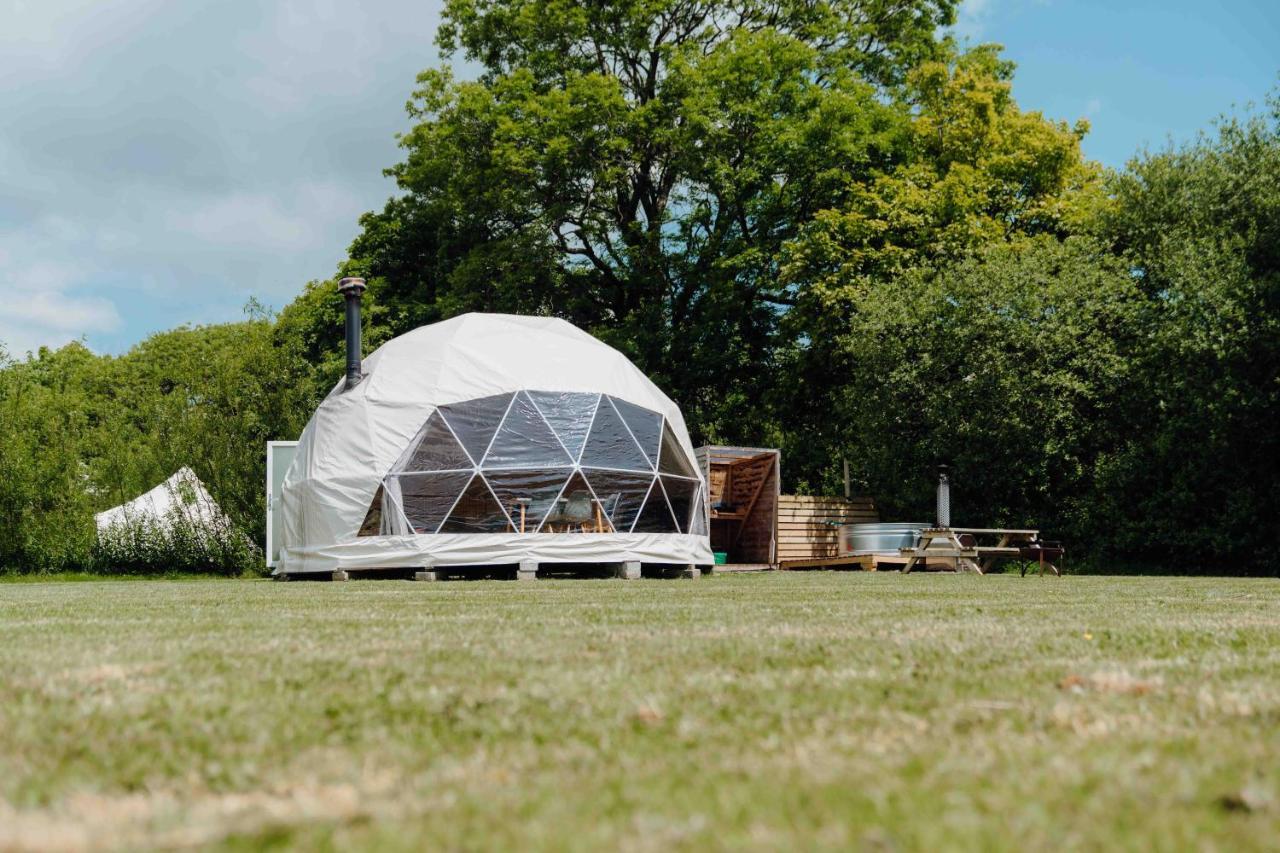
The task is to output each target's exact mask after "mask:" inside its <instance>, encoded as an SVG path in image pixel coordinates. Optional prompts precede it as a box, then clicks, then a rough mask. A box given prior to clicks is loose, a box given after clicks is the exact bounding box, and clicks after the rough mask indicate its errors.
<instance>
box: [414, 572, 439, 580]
mask: <svg viewBox="0 0 1280 853" xmlns="http://www.w3.org/2000/svg"><path fill="white" fill-rule="evenodd" d="M413 579H414V580H416V581H442V580H444V572H435V571H428V572H414V573H413Z"/></svg>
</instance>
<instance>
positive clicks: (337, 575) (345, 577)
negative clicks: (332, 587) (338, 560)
mask: <svg viewBox="0 0 1280 853" xmlns="http://www.w3.org/2000/svg"><path fill="white" fill-rule="evenodd" d="M329 579H330V580H335V581H349V580H351V575H349V574H347V573H346V572H344V571H342V570H338V571H336V572H334V573H333V574H332V575H331V576H330V577H329Z"/></svg>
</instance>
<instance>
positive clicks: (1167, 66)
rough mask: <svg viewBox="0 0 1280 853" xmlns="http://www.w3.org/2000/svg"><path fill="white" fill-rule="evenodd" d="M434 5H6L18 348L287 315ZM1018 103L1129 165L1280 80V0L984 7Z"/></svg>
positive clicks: (362, 181)
mask: <svg viewBox="0 0 1280 853" xmlns="http://www.w3.org/2000/svg"><path fill="white" fill-rule="evenodd" d="M439 5H440V4H439V2H438V0H416V1H415V0H364V2H361V3H354V2H349V0H223V2H220V3H213V2H198V0H184V2H181V3H178V2H173V1H172V0H39V1H38V2H31V0H4V16H3V25H0V79H3V81H4V85H3V86H0V116H3V121H0V300H3V301H2V303H0V304H3V306H4V307H3V309H0V342H3V343H4V345H5V346H6V348H7V349H8V350H9V351H10V352H12V353H22V352H25V351H27V350H30V349H33V348H35V347H38V346H40V345H58V344H61V343H64V342H66V341H68V340H73V339H77V338H83V339H84V340H86V341H87V342H88V344H89V345H90V346H91V347H92V348H93V349H95V350H97V351H100V352H122V351H124V350H125V349H128V348H129V347H130V346H132V345H133V344H135V343H137V342H138V341H139V340H141V339H142V338H143V337H145V336H146V335H147V334H150V333H151V332H154V331H158V330H160V329H165V328H170V327H172V326H175V325H178V324H180V323H211V322H221V321H226V320H234V319H238V318H239V317H241V316H242V307H243V306H244V304H245V302H246V301H247V300H248V299H249V297H251V296H253V297H257V298H258V299H260V300H262V301H263V302H265V303H267V304H268V305H273V306H276V307H280V306H282V305H284V304H285V303H287V302H288V301H289V300H290V299H291V298H292V297H293V295H294V294H296V293H297V292H298V291H299V290H300V289H301V287H302V285H303V284H304V283H305V282H306V281H308V280H310V279H314V278H324V277H327V276H329V275H330V274H331V273H332V272H333V270H334V267H335V265H336V264H337V263H338V262H339V261H340V260H341V258H342V257H343V254H344V253H345V250H346V248H347V246H348V245H349V244H350V241H351V239H352V237H354V236H355V233H356V229H357V223H356V219H357V217H358V216H359V214H360V213H361V212H363V211H365V210H368V209H371V208H376V207H379V206H380V205H381V204H382V202H383V201H384V200H385V199H386V197H387V196H388V195H389V194H390V193H391V192H392V191H393V187H392V185H391V184H390V182H388V181H387V180H386V179H385V178H383V177H382V172H381V170H382V169H383V168H384V167H386V166H389V165H391V164H392V163H394V162H395V161H396V160H397V159H398V156H399V155H398V150H397V148H396V143H395V139H394V135H395V133H396V132H398V131H400V130H403V129H404V128H405V118H404V111H403V108H404V103H405V101H406V99H407V97H408V95H409V91H410V89H411V87H412V85H413V78H414V75H415V74H416V73H417V72H418V71H419V70H421V69H422V68H424V67H427V66H428V65H432V64H435V63H436V62H437V61H438V57H437V54H436V50H435V48H434V44H433V36H434V33H435V29H436V26H437V24H438V22H439ZM956 30H957V34H958V35H960V36H961V37H964V38H968V39H970V40H971V41H974V42H984V41H996V42H1000V43H1002V44H1004V45H1005V46H1006V52H1007V55H1008V56H1010V57H1011V58H1013V59H1014V60H1016V61H1017V62H1018V66H1019V70H1018V74H1017V77H1016V80H1015V85H1014V93H1015V96H1016V97H1017V99H1018V101H1019V102H1020V103H1021V104H1022V106H1023V107H1024V108H1027V109H1038V110H1041V111H1042V112H1044V113H1045V114H1046V115H1048V116H1051V117H1054V118H1062V119H1066V120H1068V121H1073V120H1075V119H1076V118H1080V117H1082V116H1083V117H1087V118H1088V119H1089V120H1090V121H1091V122H1092V124H1093V132H1092V134H1091V135H1090V136H1089V137H1088V138H1087V139H1086V141H1085V150H1086V153H1088V154H1089V155H1090V156H1092V157H1095V158H1097V159H1100V160H1101V161H1103V162H1104V163H1106V164H1107V165H1110V166H1121V165H1123V163H1124V161H1125V160H1126V159H1127V158H1128V157H1129V156H1131V155H1132V154H1133V152H1135V151H1136V150H1137V149H1138V148H1139V147H1141V146H1143V145H1149V146H1152V147H1161V146H1163V145H1164V144H1165V141H1166V139H1167V138H1170V137H1171V138H1173V139H1175V140H1186V139H1189V138H1192V137H1193V136H1194V134H1195V132H1196V131H1197V130H1198V129H1201V128H1204V127H1206V126H1207V125H1208V123H1209V122H1210V120H1211V119H1212V118H1213V117H1214V116H1216V115H1218V114H1219V113H1221V112H1223V111H1224V110H1227V109H1229V108H1230V107H1231V105H1232V104H1242V103H1245V102H1248V101H1256V102H1261V101H1262V99H1263V98H1264V97H1265V96H1266V93H1267V92H1268V91H1269V90H1271V89H1272V88H1273V87H1274V86H1275V85H1276V83H1277V72H1280V48H1278V47H1277V46H1278V45H1280V2H1276V0H1272V2H1253V3H1250V2H1239V0H1237V1H1236V2H1222V3H1216V4H1210V3H1204V2H1181V1H1179V2H1162V3H1155V2H1112V3H1101V2H1092V0H1085V1H1084V2H1082V1H1081V0H1075V1H1074V2H1068V0H967V2H966V3H965V5H964V7H963V10H962V13H961V18H960V22H959V24H958V25H957V28H956Z"/></svg>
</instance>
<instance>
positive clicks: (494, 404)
mask: <svg viewBox="0 0 1280 853" xmlns="http://www.w3.org/2000/svg"><path fill="white" fill-rule="evenodd" d="M511 397H512V395H511V394H495V395H494V396H492V397H479V398H477V399H475V400H467V401H466V402H463V403H451V404H450V405H448V406H441V407H440V409H439V411H440V413H441V414H443V415H444V419H445V420H446V421H448V422H449V426H451V427H453V431H454V433H455V434H456V435H457V436H458V440H459V441H461V442H462V446H463V447H465V448H466V449H467V453H469V454H471V458H472V459H474V460H475V461H476V462H479V461H480V460H481V459H482V458H484V452H485V451H486V450H487V449H488V448H489V442H490V441H492V440H493V434H494V433H495V432H497V431H498V426H499V424H501V423H502V416H503V414H505V413H506V411H507V407H508V406H510V405H511Z"/></svg>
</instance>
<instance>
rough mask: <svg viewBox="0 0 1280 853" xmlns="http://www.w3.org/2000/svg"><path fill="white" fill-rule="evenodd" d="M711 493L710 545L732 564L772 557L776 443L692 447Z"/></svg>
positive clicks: (763, 562) (778, 465) (776, 490)
mask: <svg viewBox="0 0 1280 853" xmlns="http://www.w3.org/2000/svg"><path fill="white" fill-rule="evenodd" d="M693 454H694V457H695V458H696V459H697V461H698V466H699V467H700V468H701V469H702V475H703V476H704V477H706V478H707V488H708V490H709V491H710V498H711V549H712V550H713V551H724V552H725V553H726V554H728V562H729V563H731V564H736V565H744V564H745V565H757V566H772V565H773V564H774V563H776V562H777V561H778V556H777V538H778V499H779V497H780V496H781V492H780V489H781V485H782V476H781V474H782V472H781V456H782V454H781V453H779V452H778V450H777V449H776V448H768V447H723V446H716V445H706V446H703V447H699V448H698V449H697V450H695V451H694V452H693Z"/></svg>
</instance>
